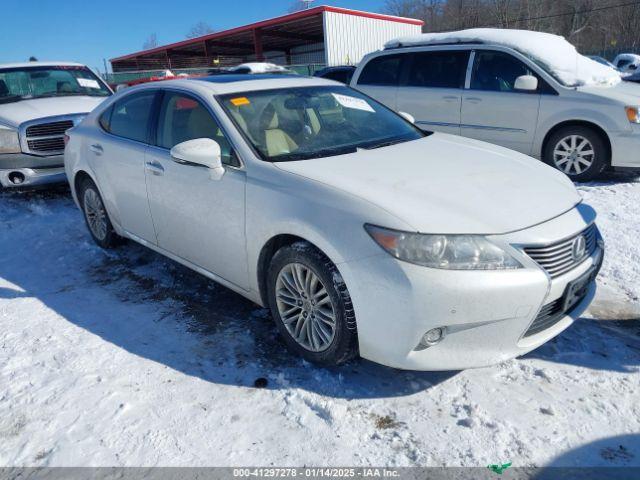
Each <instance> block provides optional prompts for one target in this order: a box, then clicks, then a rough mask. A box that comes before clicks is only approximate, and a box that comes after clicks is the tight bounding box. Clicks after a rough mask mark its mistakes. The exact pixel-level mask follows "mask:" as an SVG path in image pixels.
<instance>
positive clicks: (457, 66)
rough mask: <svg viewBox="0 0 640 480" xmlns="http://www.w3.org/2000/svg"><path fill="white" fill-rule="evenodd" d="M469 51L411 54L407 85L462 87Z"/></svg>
mask: <svg viewBox="0 0 640 480" xmlns="http://www.w3.org/2000/svg"><path fill="white" fill-rule="evenodd" d="M468 62H469V52H467V51H457V52H456V51H448V52H419V53H413V54H411V67H410V70H409V78H408V80H407V85H409V86H412V87H431V88H463V87H464V81H465V76H466V73H467V65H468Z"/></svg>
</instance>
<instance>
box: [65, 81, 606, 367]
mask: <svg viewBox="0 0 640 480" xmlns="http://www.w3.org/2000/svg"><path fill="white" fill-rule="evenodd" d="M65 166H66V172H67V175H68V178H69V182H70V184H71V188H72V192H73V195H74V198H75V200H76V202H77V204H78V205H79V207H80V208H81V209H82V211H83V212H84V216H85V219H86V222H87V225H88V227H89V231H90V232H91V235H92V236H93V238H94V240H95V241H96V242H97V243H98V245H100V246H102V247H104V248H109V247H112V246H114V245H115V244H117V243H118V241H119V240H120V239H121V238H123V237H124V238H128V239H132V240H134V241H136V242H139V243H141V244H143V245H145V246H147V247H149V248H151V249H153V250H156V251H158V252H160V253H162V254H163V255H166V256H167V257H169V258H171V259H173V260H175V261H177V262H179V263H182V264H184V265H186V266H188V267H190V268H192V269H193V270H194V271H196V272H198V273H200V274H203V275H205V276H207V277H209V278H211V279H213V280H215V281H216V282H219V283H221V284H222V285H225V286H227V287H229V288H231V289H232V290H234V291H236V292H238V293H239V294H241V295H244V296H245V297H247V298H249V299H251V300H253V301H254V302H256V303H258V304H260V305H262V306H268V307H269V308H270V309H271V312H272V315H273V317H274V319H275V322H276V325H277V328H278V329H279V331H280V332H281V334H282V336H283V338H284V340H285V342H286V344H287V345H288V346H289V347H290V348H291V349H292V350H293V351H294V352H297V353H298V354H300V355H301V356H302V357H304V358H305V359H307V360H309V361H312V362H316V363H319V364H323V365H337V364H340V363H343V362H345V361H347V360H348V359H350V358H353V357H355V356H357V355H360V356H361V357H364V358H367V359H370V360H373V361H375V362H379V363H382V364H385V365H389V366H393V367H397V368H405V369H415V370H453V369H463V368H469V367H479V366H484V365H489V364H493V363H496V362H500V361H502V360H505V359H509V358H513V357H516V356H518V355H522V354H524V353H526V352H529V351H530V350H533V349H534V348H536V347H538V346H539V345H541V344H543V343H544V342H546V341H548V340H549V339H551V338H553V337H554V336H556V335H558V334H559V333H560V332H561V331H562V330H564V329H565V328H567V327H568V326H569V325H570V324H571V323H572V322H573V321H574V320H575V319H576V318H577V317H578V316H579V315H580V314H581V313H582V312H583V311H584V310H585V308H586V307H587V305H588V304H589V302H591V300H592V298H593V296H594V293H595V277H596V274H597V272H598V269H599V267H600V265H601V262H602V257H603V242H602V239H601V237H600V234H599V233H598V230H597V228H596V225H595V223H594V219H595V212H594V210H593V209H592V208H591V207H589V206H588V205H585V204H584V203H581V198H580V196H579V194H578V193H577V191H576V189H575V188H574V186H573V184H572V183H571V182H570V181H569V179H568V178H567V177H566V176H565V175H564V174H562V173H560V172H558V171H556V170H554V169H553V168H551V167H549V166H546V165H545V164H543V163H541V162H539V161H537V160H534V159H532V158H530V157H527V156H525V155H522V154H519V153H516V152H513V151H511V150H507V149H505V148H502V147H497V146H493V145H489V144H487V143H483V142H479V141H476V140H471V139H464V138H460V137H454V136H450V135H447V134H441V133H434V134H430V133H428V132H422V131H421V130H420V129H418V128H416V127H414V125H413V124H412V123H411V121H410V119H409V116H407V115H398V114H396V113H393V112H392V111H391V110H389V109H387V108H386V107H384V106H383V105H381V104H380V103H378V102H376V101H375V100H372V99H371V98H369V97H367V96H365V95H364V94H362V93H359V92H357V91H355V90H352V89H350V88H348V87H346V86H344V85H341V84H338V83H336V82H332V81H328V80H323V79H318V78H305V77H299V76H287V75H280V76H277V77H275V76H268V75H224V76H215V77H210V78H200V79H185V80H175V81H167V82H162V83H150V84H146V85H142V86H138V87H134V88H131V89H127V90H124V91H122V92H119V93H118V94H116V95H114V96H113V97H112V98H111V99H109V100H107V101H106V102H105V103H103V104H101V105H100V106H99V107H98V108H97V109H96V110H94V111H93V112H92V113H91V114H90V115H89V116H87V117H86V118H85V120H84V121H83V122H82V123H81V124H79V125H78V126H77V127H75V128H73V129H72V130H70V131H69V136H68V138H67V147H66V151H65Z"/></svg>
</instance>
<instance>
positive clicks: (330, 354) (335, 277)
mask: <svg viewBox="0 0 640 480" xmlns="http://www.w3.org/2000/svg"><path fill="white" fill-rule="evenodd" d="M267 288H268V297H269V298H268V300H269V307H270V308H271V314H272V315H273V318H274V320H275V322H276V325H277V327H278V330H279V331H280V334H281V335H282V336H283V338H284V340H285V342H286V344H287V346H288V347H289V348H290V349H291V350H292V351H294V352H295V353H297V354H299V355H300V356H302V357H303V358H304V359H306V360H308V361H310V362H314V363H318V364H321V365H325V366H335V365H340V364H342V363H344V362H346V361H348V360H350V359H351V358H354V357H355V356H357V354H358V342H357V331H356V321H355V314H354V311H353V306H352V304H351V297H350V296H349V291H348V290H347V286H346V285H345V283H344V282H343V281H342V277H341V276H340V274H339V272H338V269H337V268H336V266H335V265H334V264H333V263H332V262H331V261H330V260H329V259H328V258H327V257H326V256H324V255H323V254H322V253H321V252H320V251H318V250H317V249H316V248H314V247H313V246H311V245H310V244H308V243H306V242H297V243H295V244H293V245H290V246H286V247H282V248H281V249H280V250H278V251H277V252H276V254H275V255H274V256H273V259H272V260H271V266H270V268H269V273H268V278H267Z"/></svg>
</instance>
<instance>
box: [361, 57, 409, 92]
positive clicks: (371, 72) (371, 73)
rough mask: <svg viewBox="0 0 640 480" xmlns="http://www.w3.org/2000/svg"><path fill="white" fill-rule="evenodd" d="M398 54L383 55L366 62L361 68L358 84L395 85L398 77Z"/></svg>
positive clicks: (400, 58) (399, 62)
mask: <svg viewBox="0 0 640 480" xmlns="http://www.w3.org/2000/svg"><path fill="white" fill-rule="evenodd" d="M401 61H402V57H401V56H400V55H383V56H381V57H376V58H374V59H373V60H371V61H370V62H369V63H367V64H366V65H365V66H364V68H363V69H362V73H361V74H360V78H358V85H397V84H398V80H399V79H400V65H401Z"/></svg>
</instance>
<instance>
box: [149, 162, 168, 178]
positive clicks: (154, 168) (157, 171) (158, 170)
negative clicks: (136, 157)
mask: <svg viewBox="0 0 640 480" xmlns="http://www.w3.org/2000/svg"><path fill="white" fill-rule="evenodd" d="M145 167H146V169H147V171H149V172H151V173H152V174H153V175H157V176H160V175H163V174H164V167H163V166H162V165H161V164H160V162H156V161H155V160H152V161H151V162H146V163H145Z"/></svg>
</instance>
